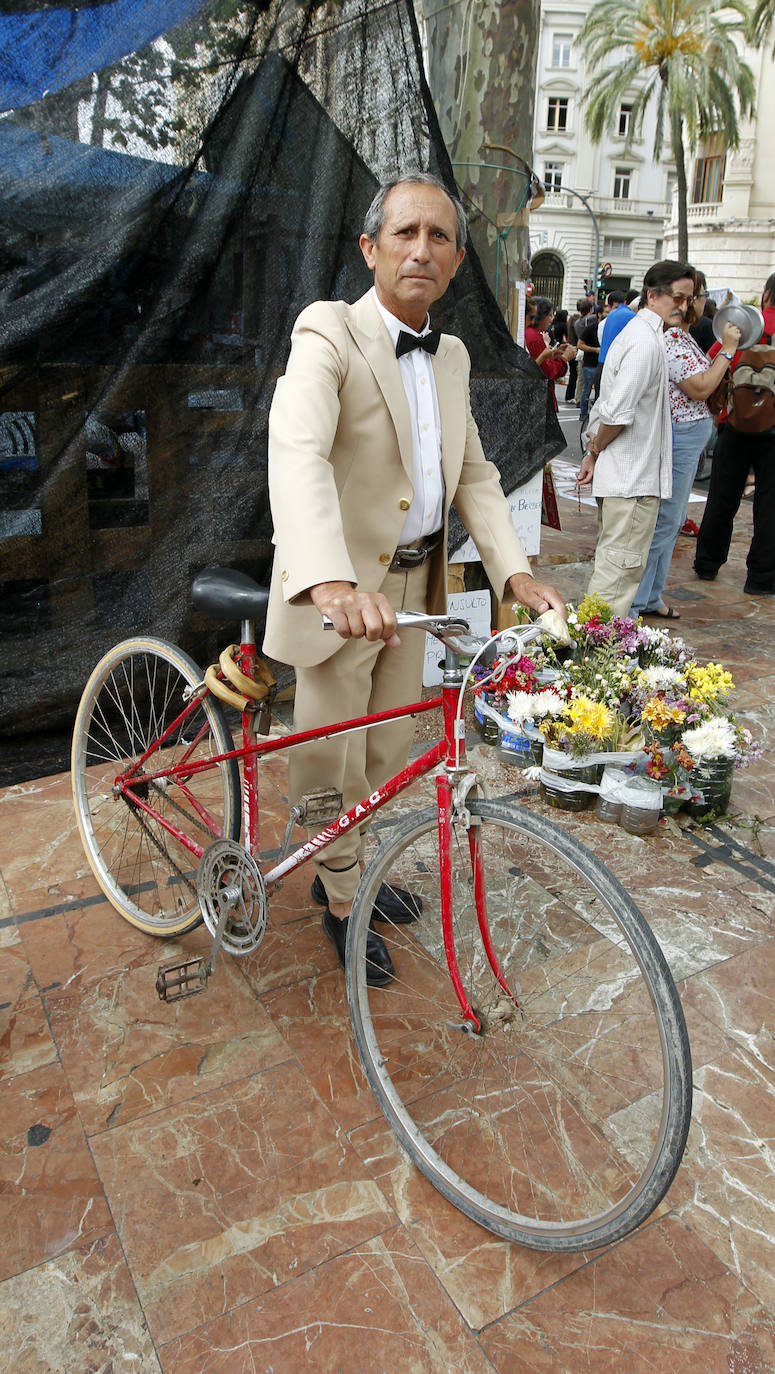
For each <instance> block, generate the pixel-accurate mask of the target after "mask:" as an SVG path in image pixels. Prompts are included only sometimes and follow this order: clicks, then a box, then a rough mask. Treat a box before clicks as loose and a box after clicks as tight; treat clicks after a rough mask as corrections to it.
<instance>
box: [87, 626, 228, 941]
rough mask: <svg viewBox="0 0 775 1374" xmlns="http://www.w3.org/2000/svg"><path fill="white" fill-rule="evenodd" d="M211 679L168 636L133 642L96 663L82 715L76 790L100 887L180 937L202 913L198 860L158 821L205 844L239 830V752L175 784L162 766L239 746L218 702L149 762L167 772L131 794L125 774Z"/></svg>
mask: <svg viewBox="0 0 775 1374" xmlns="http://www.w3.org/2000/svg"><path fill="white" fill-rule="evenodd" d="M201 681H202V674H201V673H200V671H199V669H198V668H197V666H196V664H195V663H194V661H193V659H191V658H189V656H188V654H185V653H183V651H182V650H181V649H178V648H176V647H175V646H174V645H172V644H167V643H165V642H164V640H161V639H145V638H142V639H140V638H138V639H128V640H125V641H124V642H123V643H121V644H117V645H116V646H115V648H113V649H111V650H110V651H109V653H107V654H106V655H105V657H104V658H103V659H101V660H100V662H99V663H98V664H97V666H96V668H95V669H94V672H93V673H92V675H91V677H90V678H89V681H88V682H87V684H86V687H85V689H84V693H83V696H82V698H81V702H80V705H79V707H78V713H77V715H76V719H75V728H74V731H73V746H72V785H73V798H74V802H75V813H76V817H77V819H78V828H79V830H80V832H81V839H82V840H83V845H84V849H85V850H86V855H87V858H88V860H89V863H90V865H91V868H92V870H93V872H94V876H95V877H96V879H97V882H98V883H99V885H100V887H101V888H102V890H103V892H104V893H105V895H106V897H107V898H108V900H109V901H110V902H112V904H113V906H114V907H115V908H116V910H117V911H119V912H120V913H121V915H122V916H124V917H125V918H126V920H127V921H130V922H131V923H132V925H135V926H138V927H139V929H140V930H144V931H147V932H148V933H149V934H151V935H163V936H172V935H180V934H182V933H183V932H184V931H187V930H191V929H192V928H193V927H194V926H195V925H198V924H199V922H200V920H201V913H200V909H199V902H198V900H197V892H196V869H197V867H198V861H197V858H196V856H195V855H194V854H192V853H191V851H190V850H189V849H188V848H187V847H186V845H185V844H184V843H183V842H182V840H181V839H180V838H178V837H177V836H176V835H175V834H173V833H171V831H170V830H168V829H167V828H165V826H164V825H163V824H162V821H161V818H163V819H164V820H165V821H167V822H168V823H170V824H171V825H172V826H174V827H175V829H176V830H177V831H178V832H179V833H180V835H181V836H184V835H185V836H186V837H188V838H190V839H192V840H193V841H194V842H195V843H196V844H197V845H199V846H201V847H202V848H205V847H206V846H207V845H208V844H210V843H212V841H213V840H215V839H220V838H226V839H232V840H237V839H239V832H240V791H239V769H238V767H237V764H236V762H235V760H234V759H229V760H226V761H225V762H221V763H218V764H214V765H213V766H212V767H211V768H208V769H206V770H204V771H202V772H192V773H190V774H186V775H183V776H181V777H180V778H178V779H177V780H175V779H171V778H166V777H165V776H164V770H165V769H168V768H171V767H174V766H175V765H177V764H179V763H181V762H182V761H183V760H185V761H186V763H189V762H190V763H192V764H195V763H199V762H200V761H206V760H207V759H208V758H211V757H212V756H213V755H215V754H222V753H226V752H227V751H228V750H230V749H233V747H234V745H233V742H232V739H231V735H230V734H229V730H228V726H227V724H226V718H225V716H224V714H223V711H222V709H221V706H220V704H219V703H218V702H217V701H215V700H214V699H213V698H212V697H209V696H206V697H204V699H201V700H198V701H197V702H196V703H195V704H194V705H193V709H192V710H191V711H189V712H188V713H187V714H186V716H185V719H183V720H182V721H181V722H180V723H179V724H178V725H176V726H175V729H174V730H173V731H172V732H171V734H170V736H169V738H168V739H166V740H165V742H164V745H163V747H161V748H159V749H158V750H156V751H155V752H154V754H153V755H152V757H151V758H150V759H149V761H148V771H149V772H154V773H159V774H160V775H161V776H159V777H157V778H156V779H155V780H154V781H152V782H146V783H143V782H141V783H140V784H139V785H138V786H135V788H134V791H135V794H136V795H139V796H140V797H141V799H142V800H143V801H144V802H146V803H147V806H148V809H147V810H146V809H144V808H143V807H141V806H138V805H137V804H136V803H134V802H133V801H132V799H131V798H130V797H129V796H127V795H126V794H125V793H122V791H121V789H120V788H118V787H116V785H115V784H116V780H117V779H120V778H121V775H122V774H123V773H125V771H126V770H127V769H128V768H129V767H130V766H131V765H132V763H133V762H135V760H137V759H138V758H140V757H141V756H142V755H143V754H144V753H145V751H146V750H147V749H148V748H149V747H150V746H152V745H153V744H154V742H155V741H157V740H159V739H160V738H161V737H162V735H163V734H164V733H165V731H166V730H167V729H168V728H169V727H170V726H171V725H172V724H173V723H174V722H175V721H177V720H178V717H179V716H180V715H181V713H182V712H183V711H184V709H185V707H186V703H187V701H188V700H189V693H190V689H191V688H195V687H196V686H197V685H198V684H199V683H201Z"/></svg>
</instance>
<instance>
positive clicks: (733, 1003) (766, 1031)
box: [679, 939, 775, 1071]
mask: <svg viewBox="0 0 775 1374" xmlns="http://www.w3.org/2000/svg"><path fill="white" fill-rule="evenodd" d="M679 991H680V993H681V998H682V1000H683V1003H684V1006H685V1007H686V1008H687V1009H692V1010H693V1011H696V1012H697V1013H699V1014H701V1015H703V1016H705V1017H707V1019H708V1020H709V1021H711V1022H712V1023H713V1024H714V1025H716V1026H717V1027H718V1028H719V1029H720V1030H722V1031H723V1033H724V1035H725V1036H726V1037H727V1039H728V1040H730V1041H732V1042H735V1043H737V1044H739V1045H741V1046H742V1047H743V1048H744V1049H745V1050H746V1051H747V1052H748V1054H749V1055H751V1057H752V1058H753V1059H755V1060H757V1061H758V1062H759V1063H760V1064H762V1066H763V1067H765V1068H767V1069H769V1070H770V1071H773V1070H775V1006H774V1005H773V1003H774V1002H775V939H772V940H767V941H764V942H763V943H761V944H759V945H757V946H756V947H755V948H754V949H748V950H745V951H744V952H743V953H741V954H738V955H736V956H735V957H734V958H731V959H726V960H725V961H724V962H723V963H719V964H717V965H716V966H715V967H713V968H708V969H705V970H703V971H702V972H700V973H697V974H695V975H694V976H693V977H691V978H689V979H688V980H687V981H686V983H684V984H682V985H681V987H680V989H679Z"/></svg>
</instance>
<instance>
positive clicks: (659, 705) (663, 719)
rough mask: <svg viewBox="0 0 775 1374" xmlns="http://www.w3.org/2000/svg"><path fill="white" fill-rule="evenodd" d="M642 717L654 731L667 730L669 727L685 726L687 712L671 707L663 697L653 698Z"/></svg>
mask: <svg viewBox="0 0 775 1374" xmlns="http://www.w3.org/2000/svg"><path fill="white" fill-rule="evenodd" d="M641 716H642V719H643V720H646V721H648V723H649V725H650V726H652V728H653V729H654V730H666V729H667V727H668V725H683V723H684V721H685V719H686V712H685V711H682V710H681V708H680V707H679V706H671V705H670V704H669V703H668V702H666V701H665V700H664V699H663V698H662V697H651V699H650V700H649V701H647V702H646V705H645V706H644V707H643V711H642V712H641Z"/></svg>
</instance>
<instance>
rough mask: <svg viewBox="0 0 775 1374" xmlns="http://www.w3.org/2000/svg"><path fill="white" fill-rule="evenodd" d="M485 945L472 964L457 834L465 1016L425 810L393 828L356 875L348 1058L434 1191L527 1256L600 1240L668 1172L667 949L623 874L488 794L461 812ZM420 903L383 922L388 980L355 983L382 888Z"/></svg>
mask: <svg viewBox="0 0 775 1374" xmlns="http://www.w3.org/2000/svg"><path fill="white" fill-rule="evenodd" d="M469 810H470V815H471V818H472V821H473V824H474V827H475V832H476V837H477V838H476V843H477V845H478V846H479V847H480V851H481V853H482V857H483V861H484V866H485V880H486V893H487V905H488V918H489V925H490V931H491V936H492V941H493V944H494V946H495V948H496V952H497V955H498V959H499V961H500V965H501V968H502V971H503V973H504V974H505V976H506V979H507V981H508V983H509V987H510V989H511V992H512V993H514V994H516V997H517V1000H518V1001H519V1004H520V1009H519V1011H518V1010H517V1009H516V1007H515V1005H514V1002H513V1000H512V999H511V998H510V997H509V996H507V994H506V993H504V992H503V989H502V988H501V987H500V986H499V984H498V983H497V982H496V980H495V978H494V976H493V973H492V970H491V967H490V964H489V962H488V960H487V957H486V955H485V953H484V949H483V945H482V941H481V937H480V936H479V929H478V925H477V919H476V914H475V909H474V902H473V900H472V887H473V885H472V879H471V859H470V850H469V845H468V838H467V834H466V831H465V827H464V825H463V823H462V822H458V823H456V824H455V825H454V826H453V835H452V843H451V859H452V882H453V922H454V931H455V942H456V950H457V957H458V962H459V967H460V973H461V976H462V981H463V985H464V987H465V989H466V991H467V993H468V996H469V999H470V1001H471V1005H472V1006H473V1008H474V1010H475V1011H476V1013H477V1015H478V1016H479V1017H480V1019H481V1020H482V1023H483V1028H484V1033H483V1034H482V1035H480V1036H472V1035H470V1034H467V1033H466V1032H465V1031H464V1030H463V1029H461V1026H462V1023H463V1014H462V1012H461V1008H460V1003H459V1002H458V1000H457V997H456V995H455V992H454V989H453V986H452V982H451V979H450V975H449V971H448V968H447V965H446V960H445V956H444V951H443V943H442V932H441V910H440V886H439V883H440V879H439V846H438V817H437V811H436V808H435V807H434V808H432V809H429V810H427V811H424V812H422V813H419V814H417V815H415V816H413V817H409V818H407V819H406V820H405V821H403V822H400V823H399V824H398V825H397V826H396V827H395V829H394V830H393V831H392V838H390V839H389V840H388V841H387V842H386V844H385V846H384V848H383V850H382V852H381V853H378V854H377V855H376V857H375V858H374V859H373V861H372V863H371V864H370V866H369V868H368V869H367V871H366V873H365V874H364V877H363V879H362V882H361V885H360V887H359V890H358V894H357V897H356V902H355V905H354V907H353V913H352V916H351V918H350V922H349V931H348V948H347V991H348V999H349V1006H350V1016H351V1020H352V1025H353V1031H354V1035H355V1040H356V1044H357V1047H358V1051H359V1054H360V1057H361V1060H362V1062H363V1065H364V1068H365V1071H366V1075H367V1078H368V1080H369V1083H370V1085H371V1088H372V1090H373V1092H374V1094H375V1096H376V1098H377V1101H378V1102H379V1105H380V1106H381V1108H382V1111H383V1112H384V1114H385V1116H386V1117H387V1119H388V1121H389V1122H390V1124H391V1125H392V1127H393V1130H394V1131H395V1133H396V1135H397V1137H398V1139H399V1141H400V1143H401V1144H402V1145H403V1147H404V1148H405V1150H406V1151H407V1153H408V1154H409V1156H410V1157H411V1158H412V1159H413V1160H414V1162H415V1164H416V1165H417V1166H418V1168H419V1169H421V1170H422V1172H423V1173H424V1174H425V1175H426V1176H427V1177H428V1178H429V1179H430V1180H431V1182H432V1183H433V1184H435V1186H436V1187H437V1188H438V1189H439V1190H440V1191H441V1193H443V1195H444V1196H445V1197H446V1198H447V1199H448V1200H449V1201H450V1202H452V1203H453V1204H454V1205H455V1206H456V1207H458V1208H460V1210H461V1211H463V1212H464V1213H465V1214H466V1215H467V1216H469V1217H471V1218H472V1219H473V1220H474V1221H476V1222H478V1223H479V1224H480V1225H482V1226H485V1227H487V1229H488V1230H490V1231H493V1232H494V1233H495V1234H497V1235H499V1236H502V1237H504V1238H505V1239H507V1240H510V1241H514V1242H517V1243H519V1244H521V1245H525V1246H529V1247H531V1248H533V1249H541V1250H551V1251H577V1250H585V1249H593V1248H596V1247H598V1246H601V1245H607V1244H609V1243H610V1242H611V1241H615V1240H617V1239H619V1238H621V1237H622V1236H624V1235H627V1234H628V1233H629V1232H630V1231H632V1230H633V1229H634V1228H635V1227H636V1226H638V1225H639V1224H640V1223H641V1222H642V1221H644V1220H645V1219H646V1217H648V1216H649V1215H650V1214H651V1213H652V1212H653V1210H654V1208H655V1207H656V1206H657V1205H658V1203H659V1202H660V1201H661V1200H662V1198H663V1197H664V1195H665V1193H666V1192H667V1190H668V1188H669V1187H670V1184H671V1183H672V1181H673V1179H674V1177H675V1174H676V1172H677V1170H678V1167H679V1164H680V1162H681V1158H682V1155H683V1151H684V1147H685V1144H686V1137H687V1133H688V1129H689V1120H690V1115H691V1096H692V1088H691V1056H690V1052H689V1040H688V1035H687V1031H686V1023H685V1021H684V1016H683V1010H682V1008H681V1003H680V1000H679V997H678V993H677V991H676V987H675V983H674V981H673V978H672V975H671V973H670V970H669V968H668V966H667V963H666V961H665V958H664V955H663V954H662V951H661V949H660V947H659V945H658V943H657V941H656V939H655V937H654V935H653V933H652V931H651V929H650V927H649V926H648V924H647V923H646V921H645V920H644V918H643V916H642V915H641V913H640V912H639V910H638V908H637V907H636V906H635V903H634V902H633V901H632V899H631V897H630V896H629V895H628V893H627V892H626V891H625V890H624V888H623V887H622V885H621V884H620V883H619V882H618V881H617V879H616V878H615V877H614V876H613V875H612V874H611V873H610V872H608V870H607V869H605V868H604V867H603V865H602V864H601V863H600V862H599V861H598V860H597V859H596V858H595V857H594V856H593V855H592V854H590V853H589V851H588V850H586V849H585V848H584V847H583V846H582V845H580V844H579V843H578V841H576V840H575V839H574V838H573V837H571V836H569V835H568V834H567V833H566V832H565V831H563V830H562V829H561V828H560V827H559V826H558V825H556V824H554V823H553V822H551V821H549V820H547V819H545V818H544V817H542V816H539V815H535V814H533V813H531V812H529V811H523V810H520V809H519V808H516V807H514V806H513V805H512V804H509V803H508V802H504V801H503V800H502V799H501V800H499V801H485V800H476V801H471V802H470V804H469ZM382 882H388V883H390V884H391V885H392V886H393V887H396V886H398V887H401V888H404V889H408V890H409V891H411V892H412V893H413V894H414V895H419V896H420V897H421V898H422V903H423V906H422V914H421V916H420V918H419V920H417V921H416V922H414V923H413V924H410V925H400V926H399V925H391V924H390V923H389V922H386V921H384V920H383V921H382V922H381V924H380V925H379V928H378V929H379V933H380V935H382V937H383V938H384V939H385V940H386V943H387V944H388V947H389V950H390V953H391V956H392V959H393V962H394V965H395V969H396V977H395V980H394V981H393V982H392V983H391V984H389V985H388V986H387V987H384V988H370V987H369V986H368V984H367V982H366V936H367V932H368V928H369V919H370V917H371V912H372V907H373V904H374V901H375V898H376V895H377V890H378V888H379V886H380V883H382Z"/></svg>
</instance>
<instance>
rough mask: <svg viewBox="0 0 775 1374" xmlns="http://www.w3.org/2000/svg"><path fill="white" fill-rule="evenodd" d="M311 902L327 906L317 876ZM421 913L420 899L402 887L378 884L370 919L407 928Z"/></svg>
mask: <svg viewBox="0 0 775 1374" xmlns="http://www.w3.org/2000/svg"><path fill="white" fill-rule="evenodd" d="M312 900H313V901H314V902H317V904H318V906H328V898H327V896H326V889H325V887H324V886H323V883H322V881H321V878H320V875H319V874H317V875H316V877H315V881H314V882H313V884H312ZM421 911H422V898H421V897H417V896H416V895H415V893H414V892H407V890H406V888H404V887H391V886H390V885H389V884H388V883H380V885H379V890H378V892H377V900H376V902H375V903H374V910H373V911H372V913H371V917H372V920H373V921H391V922H392V924H393V925H396V926H408V925H411V923H412V921H416V920H417V917H418V916H419V915H420V912H421Z"/></svg>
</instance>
